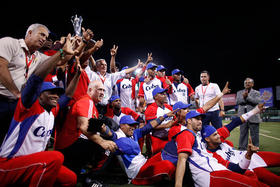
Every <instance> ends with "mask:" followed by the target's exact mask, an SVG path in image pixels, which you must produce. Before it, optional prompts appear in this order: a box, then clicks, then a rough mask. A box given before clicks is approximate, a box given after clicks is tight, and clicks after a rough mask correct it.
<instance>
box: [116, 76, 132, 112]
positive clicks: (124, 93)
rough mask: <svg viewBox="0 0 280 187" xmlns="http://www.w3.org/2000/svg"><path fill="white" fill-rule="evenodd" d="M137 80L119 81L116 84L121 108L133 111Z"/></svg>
mask: <svg viewBox="0 0 280 187" xmlns="http://www.w3.org/2000/svg"><path fill="white" fill-rule="evenodd" d="M136 83H137V80H136V79H134V78H131V79H120V80H118V82H117V90H118V95H119V96H120V99H121V105H122V107H128V108H131V109H132V110H135V86H136Z"/></svg>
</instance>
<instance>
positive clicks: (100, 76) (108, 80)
mask: <svg viewBox="0 0 280 187" xmlns="http://www.w3.org/2000/svg"><path fill="white" fill-rule="evenodd" d="M142 65H143V63H142V62H139V63H138V64H137V65H136V66H134V67H132V68H128V69H125V70H122V71H120V72H115V73H107V63H106V61H105V59H98V60H96V69H97V72H94V71H88V72H87V74H88V76H89V80H90V81H94V80H99V81H101V82H102V83H103V84H104V87H105V93H104V94H105V96H104V98H103V100H102V101H101V104H103V105H106V104H107V103H108V100H109V98H110V97H111V96H112V88H113V86H114V85H116V83H117V81H118V80H119V79H121V78H123V77H125V75H126V74H128V73H131V72H133V71H135V70H136V69H137V68H138V67H140V66H142Z"/></svg>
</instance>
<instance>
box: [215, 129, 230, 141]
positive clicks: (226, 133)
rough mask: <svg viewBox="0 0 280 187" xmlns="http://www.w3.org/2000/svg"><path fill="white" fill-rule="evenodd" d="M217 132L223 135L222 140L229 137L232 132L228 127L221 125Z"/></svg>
mask: <svg viewBox="0 0 280 187" xmlns="http://www.w3.org/2000/svg"><path fill="white" fill-rule="evenodd" d="M217 132H218V134H219V135H220V136H221V140H222V142H224V141H225V139H227V138H228V137H229V136H230V132H229V131H228V129H227V128H226V127H221V128H219V129H217Z"/></svg>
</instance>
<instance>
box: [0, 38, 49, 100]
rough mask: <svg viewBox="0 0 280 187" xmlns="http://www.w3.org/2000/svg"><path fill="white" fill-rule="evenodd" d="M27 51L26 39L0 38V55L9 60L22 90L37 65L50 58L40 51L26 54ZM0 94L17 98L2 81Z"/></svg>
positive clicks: (9, 67) (18, 85)
mask: <svg viewBox="0 0 280 187" xmlns="http://www.w3.org/2000/svg"><path fill="white" fill-rule="evenodd" d="M25 51H27V53H29V50H28V47H27V46H26V43H25V41H24V39H15V38H11V37H4V38H1V39H0V57H2V58H4V59H6V60H7V61H8V62H9V64H8V70H9V71H10V74H11V76H12V79H13V81H14V83H15V85H16V87H17V88H18V89H19V91H21V89H22V86H23V85H24V84H25V83H26V81H27V79H28V78H29V77H30V75H31V74H32V73H33V72H34V70H35V69H36V67H37V66H38V65H40V64H41V63H42V62H44V61H45V60H46V59H48V58H49V57H48V56H47V55H45V54H43V53H41V52H39V51H35V52H34V53H33V54H32V55H26V52H25ZM28 62H30V66H29V68H28V74H27V75H26V68H27V64H28ZM0 95H3V96H6V97H7V98H9V99H15V96H14V95H13V94H12V93H11V92H10V91H8V90H7V88H6V87H4V86H3V85H2V84H1V83H0Z"/></svg>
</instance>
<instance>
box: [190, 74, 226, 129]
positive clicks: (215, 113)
mask: <svg viewBox="0 0 280 187" xmlns="http://www.w3.org/2000/svg"><path fill="white" fill-rule="evenodd" d="M209 79H210V75H209V72H208V71H202V72H201V73H200V81H201V84H200V85H199V86H197V87H196V88H195V99H196V100H195V101H196V106H197V108H200V107H202V106H203V105H205V103H207V101H209V100H211V99H213V98H214V97H216V96H217V95H218V94H220V93H221V90H220V88H219V86H218V84H216V83H210V82H209ZM224 115H225V112H224V102H223V101H222V100H220V101H219V103H218V104H216V105H215V106H213V107H212V108H211V109H209V110H208V112H207V113H206V117H205V118H204V119H203V120H202V124H203V125H209V124H210V122H211V124H212V125H213V126H214V127H215V128H216V129H218V128H220V127H222V118H221V117H223V116H224Z"/></svg>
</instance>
